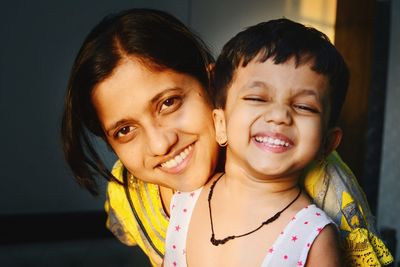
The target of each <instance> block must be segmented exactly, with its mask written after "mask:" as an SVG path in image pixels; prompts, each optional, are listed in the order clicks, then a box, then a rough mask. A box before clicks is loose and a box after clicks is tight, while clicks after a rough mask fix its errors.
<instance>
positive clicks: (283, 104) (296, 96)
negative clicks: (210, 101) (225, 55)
mask: <svg viewBox="0 0 400 267" xmlns="http://www.w3.org/2000/svg"><path fill="white" fill-rule="evenodd" d="M310 66H311V65H310V64H309V63H306V64H303V65H300V66H298V67H297V68H296V66H295V61H294V60H293V59H291V60H289V61H287V62H286V63H284V64H279V65H275V64H274V63H273V61H272V60H271V59H268V60H267V61H265V62H264V63H258V62H256V60H253V61H251V62H250V63H249V64H248V65H247V66H246V67H244V68H243V67H239V68H238V69H237V70H236V72H235V76H234V80H233V81H232V84H231V86H230V88H228V94H227V101H226V106H225V110H224V111H222V110H216V111H215V112H214V119H215V121H216V133H217V139H218V137H221V135H222V136H224V134H225V131H226V135H227V140H228V149H227V162H229V164H231V163H234V164H236V165H237V166H242V167H244V170H246V171H247V172H248V173H249V174H250V175H252V176H254V177H260V179H265V176H268V177H292V176H293V175H294V176H296V177H297V175H299V174H300V172H301V170H302V169H303V168H304V167H305V166H306V165H307V164H309V163H310V162H311V161H312V160H313V159H315V158H316V156H317V154H318V153H319V151H320V148H321V145H322V141H323V135H324V132H325V131H324V130H325V128H326V127H325V124H326V121H327V118H328V117H327V113H328V110H327V106H328V96H329V90H328V81H327V79H326V78H325V76H323V75H320V74H318V73H316V72H314V71H313V70H311V68H310ZM224 124H225V125H224ZM222 139H223V138H222ZM294 176H293V177H294Z"/></svg>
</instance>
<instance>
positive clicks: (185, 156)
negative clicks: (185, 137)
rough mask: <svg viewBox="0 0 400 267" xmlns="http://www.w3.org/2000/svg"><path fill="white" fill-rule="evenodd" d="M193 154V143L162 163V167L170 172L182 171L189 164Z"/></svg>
mask: <svg viewBox="0 0 400 267" xmlns="http://www.w3.org/2000/svg"><path fill="white" fill-rule="evenodd" d="M192 154H193V144H191V145H190V146H188V147H186V148H185V149H184V150H183V151H182V152H181V153H179V154H178V155H176V156H175V157H173V158H172V159H170V160H167V161H166V162H163V163H161V164H160V165H161V168H162V170H163V171H165V172H168V173H173V174H175V173H179V172H180V171H182V170H183V169H184V168H185V167H186V166H187V164H188V162H189V160H190V158H191V157H192Z"/></svg>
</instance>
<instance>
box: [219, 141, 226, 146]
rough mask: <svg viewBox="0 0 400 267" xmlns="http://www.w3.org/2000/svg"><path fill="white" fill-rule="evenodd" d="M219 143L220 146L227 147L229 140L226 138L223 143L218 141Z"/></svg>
mask: <svg viewBox="0 0 400 267" xmlns="http://www.w3.org/2000/svg"><path fill="white" fill-rule="evenodd" d="M218 144H219V146H220V147H226V146H227V145H228V140H226V141H225V142H223V143H222V144H221V143H218Z"/></svg>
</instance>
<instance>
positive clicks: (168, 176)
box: [92, 60, 218, 191]
mask: <svg viewBox="0 0 400 267" xmlns="http://www.w3.org/2000/svg"><path fill="white" fill-rule="evenodd" d="M92 100H93V103H94V106H95V108H96V111H97V113H98V116H99V119H100V122H101V125H102V127H103V130H104V133H105V136H106V139H107V141H108V143H109V144H110V145H111V147H112V148H113V150H114V152H115V153H116V154H117V156H118V157H119V159H120V160H121V161H122V163H123V164H124V166H125V167H126V168H127V169H128V170H129V171H130V172H131V173H132V174H133V175H135V176H136V177H137V178H139V179H142V180H144V181H147V182H152V183H155V184H159V185H163V186H167V187H170V188H173V189H178V190H184V191H189V190H193V189H196V188H198V187H200V186H202V185H203V184H204V183H205V182H206V181H207V179H208V178H209V177H210V176H211V174H212V173H213V170H214V167H215V164H216V158H217V151H218V145H217V144H216V142H215V135H214V126H213V121H212V109H211V106H210V104H209V103H208V101H207V98H206V96H205V93H204V91H203V88H202V86H201V85H200V83H199V82H198V81H197V80H196V79H194V78H192V77H191V76H188V75H184V74H180V73H176V72H174V71H170V70H162V71H157V70H150V69H149V68H146V67H144V66H143V65H142V64H141V63H140V62H138V61H136V60H126V61H124V62H122V64H121V65H119V66H118V67H117V68H116V69H115V70H114V72H113V74H112V75H111V76H110V77H109V78H107V79H106V80H104V81H103V82H101V83H100V84H99V85H98V86H97V87H96V88H95V89H94V92H93V96H92Z"/></svg>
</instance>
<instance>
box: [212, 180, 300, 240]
mask: <svg viewBox="0 0 400 267" xmlns="http://www.w3.org/2000/svg"><path fill="white" fill-rule="evenodd" d="M222 176H224V173H223V174H221V176H220V177H218V179H217V180H215V181H214V182H213V183H212V185H211V187H210V192H209V193H208V211H209V212H210V221H211V239H210V241H211V243H212V244H213V245H214V246H218V245H223V244H225V243H226V242H228V241H229V240H233V239H235V238H239V237H243V236H247V235H250V234H252V233H254V232H256V231H258V230H260V229H261V228H262V227H263V226H264V225H267V224H270V223H272V222H273V221H275V220H276V219H278V218H279V216H280V215H281V213H282V212H284V211H285V210H286V209H287V208H289V207H290V205H292V204H293V203H294V202H295V201H296V200H297V199H298V198H299V197H300V194H301V188H299V189H300V190H299V193H298V194H297V196H296V197H295V198H294V199H293V200H292V201H291V202H290V203H289V204H288V205H287V206H286V207H284V208H283V209H282V210H280V211H278V212H277V213H275V215H274V216H272V217H271V218H268V219H267V220H266V221H264V222H262V223H261V225H260V226H258V227H257V228H255V229H254V230H251V231H249V232H247V233H244V234H241V235H230V236H227V237H225V238H223V239H216V238H215V234H214V224H213V219H212V212H211V199H212V196H213V192H214V187H215V185H216V184H217V182H218V181H219V179H221V177H222Z"/></svg>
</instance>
